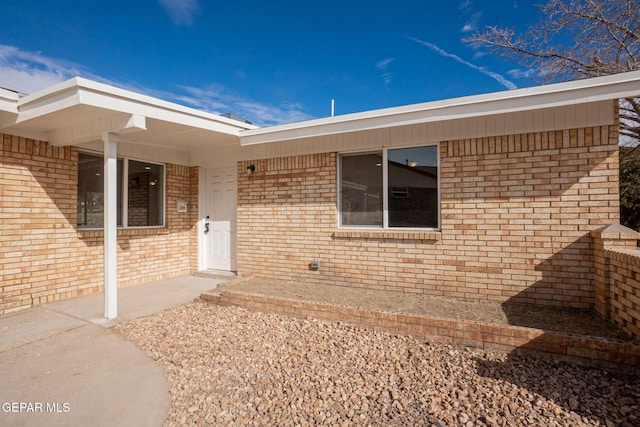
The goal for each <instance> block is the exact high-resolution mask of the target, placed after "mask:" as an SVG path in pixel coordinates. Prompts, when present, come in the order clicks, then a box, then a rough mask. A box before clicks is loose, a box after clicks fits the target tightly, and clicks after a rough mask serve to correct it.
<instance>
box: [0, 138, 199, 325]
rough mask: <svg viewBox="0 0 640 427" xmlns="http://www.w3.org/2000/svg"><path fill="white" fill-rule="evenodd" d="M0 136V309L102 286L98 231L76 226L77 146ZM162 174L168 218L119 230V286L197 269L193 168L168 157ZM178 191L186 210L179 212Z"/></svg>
mask: <svg viewBox="0 0 640 427" xmlns="http://www.w3.org/2000/svg"><path fill="white" fill-rule="evenodd" d="M0 142H1V145H0V242H1V244H0V314H2V313H8V312H11V311H16V310H20V309H24V308H28V307H30V306H32V305H35V304H41V303H44V302H48V301H54V300H58V299H62V298H68V297H72V296H77V295H83V294H87V293H93V292H98V291H101V289H102V283H103V256H102V254H103V243H102V241H103V239H102V231H91V230H80V231H78V230H76V227H75V224H76V198H77V166H76V165H77V157H78V154H77V149H76V148H73V147H64V148H62V147H60V148H59V147H52V146H50V145H48V144H47V143H45V142H40V141H33V140H29V139H25V138H19V137H16V136H12V135H2V134H0ZM166 176H167V178H166V182H167V189H166V193H167V194H166V203H167V204H166V209H167V224H166V225H167V226H166V227H164V228H158V229H138V230H132V229H130V230H119V231H118V263H119V266H118V284H119V285H120V286H126V285H131V284H138V283H142V282H146V281H151V280H157V279H162V278H167V277H172V276H177V275H182V274H190V273H193V272H194V271H195V269H196V267H195V266H196V265H197V238H196V236H197V235H196V224H197V198H198V193H197V189H198V186H197V179H198V176H197V170H196V168H189V167H185V166H177V165H172V164H169V165H166ZM194 179H195V183H194V181H193V180H194ZM177 199H186V200H187V201H188V203H189V211H188V212H187V213H177V212H176V200H177ZM194 260H195V261H194Z"/></svg>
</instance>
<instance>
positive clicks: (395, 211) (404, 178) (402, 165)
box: [388, 146, 439, 228]
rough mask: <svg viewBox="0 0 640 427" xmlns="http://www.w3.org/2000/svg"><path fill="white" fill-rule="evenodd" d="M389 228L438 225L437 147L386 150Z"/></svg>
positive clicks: (435, 226) (434, 226)
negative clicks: (387, 151)
mask: <svg viewBox="0 0 640 427" xmlns="http://www.w3.org/2000/svg"><path fill="white" fill-rule="evenodd" d="M388 168H389V172H388V173H389V206H388V209H389V227H422V228H437V227H438V215H439V214H438V148H437V147H435V146H431V147H418V148H405V149H399V150H389V153H388Z"/></svg>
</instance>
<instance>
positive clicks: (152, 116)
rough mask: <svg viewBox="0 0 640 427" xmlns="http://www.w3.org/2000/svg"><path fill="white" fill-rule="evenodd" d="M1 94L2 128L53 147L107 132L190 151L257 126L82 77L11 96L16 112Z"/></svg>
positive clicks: (232, 139) (225, 141)
mask: <svg viewBox="0 0 640 427" xmlns="http://www.w3.org/2000/svg"><path fill="white" fill-rule="evenodd" d="M16 95H17V94H16ZM2 97H3V92H0V130H3V131H6V132H8V133H15V134H18V135H22V136H28V137H31V138H34V139H39V140H43V141H47V142H49V143H50V144H51V145H55V146H67V145H79V144H83V143H86V142H90V141H95V140H99V139H100V138H101V137H102V135H103V134H104V133H105V132H108V133H115V134H118V136H119V139H120V140H121V141H126V142H131V143H136V144H145V145H150V146H161V147H167V148H173V149H184V150H188V149H191V148H197V147H203V146H216V145H226V144H237V143H238V142H239V132H240V131H241V130H246V129H252V128H254V126H251V125H248V124H246V123H242V122H240V121H236V120H232V119H229V118H226V117H222V116H219V115H216V114H212V113H207V112H204V111H200V110H196V109H192V108H188V107H185V106H182V105H178V104H174V103H171V102H167V101H163V100H160V99H157V98H153V97H150V96H147V95H142V94H139V93H135V92H131V91H128V90H124V89H120V88H116V87H113V86H110V85H106V84H103V83H98V82H94V81H91V80H87V79H83V78H79V77H76V78H73V79H70V80H67V81H65V82H62V83H59V84H57V85H54V86H52V87H50V88H47V89H45V90H43V91H39V92H36V93H33V94H30V95H27V96H24V97H21V98H20V97H16V99H12V100H10V102H7V103H6V105H4V107H7V108H6V109H8V110H11V107H9V104H11V103H13V104H14V107H13V108H14V109H15V111H11V113H12V114H13V115H12V116H9V115H8V114H5V112H4V109H3V98H2ZM3 120H4V121H3ZM2 128H4V129H2Z"/></svg>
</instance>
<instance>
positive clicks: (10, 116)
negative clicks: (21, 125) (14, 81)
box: [0, 88, 20, 129]
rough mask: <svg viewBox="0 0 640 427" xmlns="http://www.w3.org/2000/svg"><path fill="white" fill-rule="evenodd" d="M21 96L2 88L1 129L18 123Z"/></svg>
mask: <svg viewBox="0 0 640 427" xmlns="http://www.w3.org/2000/svg"><path fill="white" fill-rule="evenodd" d="M19 98H20V95H19V94H18V93H17V92H13V91H10V90H7V89H2V88H0V129H2V128H3V127H6V126H9V125H11V124H13V123H15V122H16V119H17V118H18V99H19Z"/></svg>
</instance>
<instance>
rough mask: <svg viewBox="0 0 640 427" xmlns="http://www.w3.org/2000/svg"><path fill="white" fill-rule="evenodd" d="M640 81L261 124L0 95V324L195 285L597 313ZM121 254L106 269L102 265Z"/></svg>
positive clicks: (145, 101)
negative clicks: (154, 285)
mask: <svg viewBox="0 0 640 427" xmlns="http://www.w3.org/2000/svg"><path fill="white" fill-rule="evenodd" d="M637 96H640V72H632V73H625V74H618V75H613V76H607V77H599V78H593V79H585V80H580V81H575V82H568V83H560V84H554V85H547V86H539V87H534V88H527V89H518V90H511V91H505V92H498V93H492V94H485V95H477V96H470V97H463V98H457V99H450V100H444V101H437V102H429V103H424V104H416V105H409V106H402V107H395V108H388V109H383V110H375V111H367V112H363V113H355V114H348V115H343V116H336V117H328V118H322V119H316V120H310V121H305V122H299V123H293V124H286V125H279V126H273V127H267V128H256V127H254V126H252V125H250V124H247V123H244V122H241V121H238V120H234V119H231V118H227V117H222V116H218V115H215V114H209V113H205V112H202V111H197V110H193V109H190V108H186V107H183V106H180V105H176V104H172V103H168V102H165V101H162V100H159V99H155V98H151V97H148V96H144V95H140V94H136V93H133V92H129V91H125V90H122V89H118V88H115V87H111V86H108V85H105V84H101V83H96V82H92V81H88V80H85V79H80V78H75V79H72V80H69V81H67V82H64V83H61V84H58V85H55V86H53V87H51V88H48V89H46V90H44V91H41V92H38V93H34V94H30V95H27V96H22V95H19V94H17V93H15V92H11V91H7V90H2V89H0V142H1V144H0V241H1V246H0V280H1V289H0V314H2V313H8V312H12V311H16V310H20V309H24V308H28V307H30V306H32V305H35V304H40V303H44V302H48V301H53V300H57V299H61V298H67V297H72V296H76V295H82V294H86V293H93V292H99V291H102V290H105V295H106V298H105V316H106V317H115V316H116V315H117V305H116V301H117V298H116V289H117V286H127V285H133V284H138V283H142V282H146V281H151V280H157V279H161V278H168V277H172V276H177V275H185V274H192V273H194V272H196V271H198V270H207V269H212V270H229V271H237V272H238V273H247V272H253V273H254V274H255V275H256V276H257V277H275V278H279V279H284V280H304V281H306V282H310V283H316V284H318V285H324V284H332V285H343V286H352V287H362V288H370V289H386V290H396V291H401V292H409V293H421V294H428V295H445V296H452V297H458V298H465V299H476V300H477V299H481V300H482V299H484V300H495V301H507V300H510V301H518V302H526V303H533V304H543V305H554V306H562V307H580V308H593V307H594V306H595V307H597V306H598V299H599V298H600V297H599V296H598V294H597V288H598V286H597V277H599V276H598V274H599V273H600V272H601V271H600V270H598V268H599V267H598V265H599V264H598V262H597V260H596V259H595V255H594V254H595V253H596V249H597V248H596V244H595V243H594V237H593V233H594V232H597V230H599V229H602V228H603V227H605V226H608V225H611V224H616V223H618V222H619V194H618V113H617V111H618V99H620V98H626V97H637ZM105 254H106V256H105Z"/></svg>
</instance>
